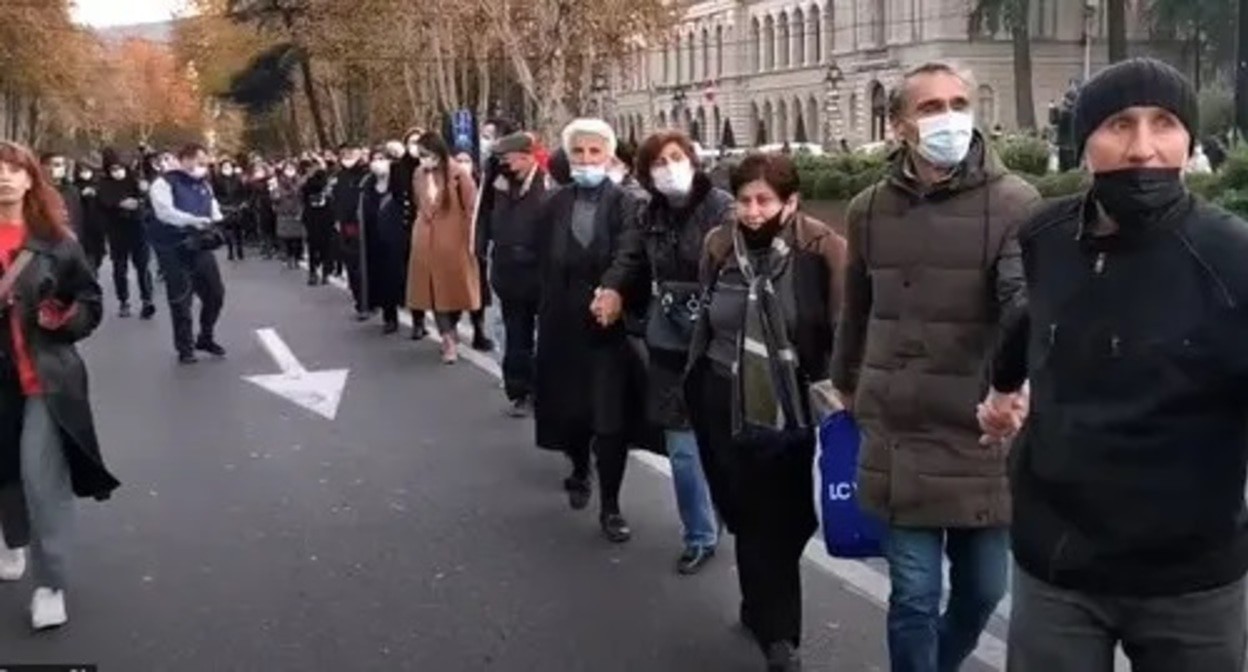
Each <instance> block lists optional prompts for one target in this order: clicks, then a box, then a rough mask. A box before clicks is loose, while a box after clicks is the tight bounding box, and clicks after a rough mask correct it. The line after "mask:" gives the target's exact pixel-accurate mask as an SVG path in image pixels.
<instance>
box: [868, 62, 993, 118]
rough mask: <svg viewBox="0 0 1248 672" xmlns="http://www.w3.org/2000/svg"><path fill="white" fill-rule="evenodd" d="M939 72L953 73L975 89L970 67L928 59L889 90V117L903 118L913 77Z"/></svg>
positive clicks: (968, 86)
mask: <svg viewBox="0 0 1248 672" xmlns="http://www.w3.org/2000/svg"><path fill="white" fill-rule="evenodd" d="M937 73H939V74H945V75H953V76H954V77H957V78H958V79H960V80H962V82H963V83H964V84H966V88H967V89H969V90H971V91H974V90H975V76H974V75H973V74H971V71H970V70H969V69H967V68H963V67H961V66H959V65H957V64H955V63H951V62H948V61H927V62H926V63H921V64H919V65H916V66H914V67H912V68H910V69H909V70H907V71H906V73H905V74H904V75H902V76H901V83H899V84H898V85H897V86H896V87H895V88H894V89H893V90H892V91H891V92H889V94H888V118H889V119H893V120H897V119H900V118H901V115H902V113H903V112H904V111H905V107H906V89H907V88H908V85H909V84H910V80H911V79H914V78H915V77H918V76H919V75H933V74H937Z"/></svg>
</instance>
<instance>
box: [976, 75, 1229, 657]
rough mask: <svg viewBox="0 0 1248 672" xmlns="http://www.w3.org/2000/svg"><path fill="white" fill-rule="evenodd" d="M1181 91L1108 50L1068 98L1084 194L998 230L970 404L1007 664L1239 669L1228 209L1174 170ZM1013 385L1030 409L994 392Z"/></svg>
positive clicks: (1194, 119) (1183, 118)
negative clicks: (1122, 662) (1005, 590)
mask: <svg viewBox="0 0 1248 672" xmlns="http://www.w3.org/2000/svg"><path fill="white" fill-rule="evenodd" d="M1198 116H1199V108H1198V105H1197V94H1196V91H1195V89H1194V87H1193V86H1192V85H1191V83H1190V82H1189V81H1188V80H1187V79H1186V77H1184V75H1182V74H1180V73H1179V72H1178V71H1177V70H1175V69H1174V68H1172V67H1171V66H1170V65H1167V64H1165V63H1163V62H1161V61H1156V60H1152V59H1132V60H1128V61H1123V62H1121V63H1116V64H1114V65H1111V66H1109V67H1108V68H1106V69H1104V70H1102V71H1100V72H1099V73H1097V74H1096V75H1095V76H1094V77H1092V78H1091V79H1089V80H1088V82H1087V83H1086V84H1085V85H1084V87H1083V89H1082V90H1081V91H1080V93H1079V97H1078V99H1077V100H1076V102H1075V106H1074V121H1073V124H1074V139H1075V143H1076V150H1077V152H1078V154H1077V155H1078V156H1081V157H1083V159H1084V160H1085V161H1086V163H1087V166H1088V171H1089V172H1090V173H1091V174H1092V185H1091V188H1090V189H1089V190H1087V191H1085V192H1084V193H1081V194H1077V195H1074V196H1070V197H1067V198H1063V199H1058V200H1055V201H1053V202H1051V203H1050V204H1048V205H1046V206H1045V207H1044V208H1043V209H1042V210H1040V211H1039V212H1038V213H1037V214H1036V215H1035V216H1034V217H1032V218H1031V219H1030V220H1029V221H1028V222H1027V223H1026V224H1025V225H1024V226H1023V228H1022V230H1021V232H1020V233H1019V243H1020V245H1021V248H1022V258H1023V265H1024V267H1025V269H1026V278H1027V299H1028V301H1027V305H1026V309H1025V310H1018V311H1016V313H1015V314H1016V315H1017V317H1018V318H1019V319H1017V320H1013V321H1011V322H1010V324H1009V325H1008V326H1007V328H1006V330H1005V335H1004V336H1003V337H1002V338H1001V340H1000V346H999V348H998V353H997V356H996V357H995V358H994V361H993V366H992V388H991V391H990V392H989V393H988V397H987V399H986V400H985V403H984V405H983V406H982V407H981V421H983V427H984V429H985V432H986V434H987V436H986V437H985V438H986V439H987V440H988V442H990V443H991V444H993V445H1002V443H1003V442H1004V441H1006V440H1008V438H1009V437H1010V435H1012V434H1013V433H1014V430H1016V429H1017V427H1018V424H1020V423H1021V420H1022V418H1023V416H1024V415H1026V427H1025V429H1024V430H1023V431H1022V432H1021V433H1020V434H1018V436H1017V438H1016V439H1014V445H1013V447H1012V449H1011V450H1012V453H1013V455H1012V460H1013V465H1012V467H1013V469H1012V473H1011V480H1010V482H1011V495H1012V496H1013V502H1014V524H1013V527H1012V528H1011V529H1010V537H1011V540H1012V545H1013V551H1014V560H1015V563H1016V565H1015V569H1014V572H1013V580H1014V583H1013V590H1012V592H1011V595H1012V597H1013V600H1012V608H1011V616H1010V628H1009V636H1008V643H1009V648H1008V658H1007V663H1006V665H1007V669H1008V670H1010V672H1112V671H1113V670H1115V669H1117V668H1116V667H1115V665H1114V658H1115V649H1116V648H1118V647H1120V648H1121V649H1122V650H1123V651H1124V652H1125V653H1126V656H1127V658H1128V659H1130V661H1131V668H1132V669H1133V670H1137V671H1140V672H1152V671H1162V670H1164V671H1165V672H1241V670H1243V669H1244V663H1245V661H1244V646H1245V631H1246V629H1248V623H1246V622H1245V604H1244V592H1245V591H1244V574H1245V571H1248V517H1245V515H1244V481H1245V478H1244V464H1245V460H1246V456H1245V450H1246V448H1248V313H1246V312H1245V306H1248V266H1245V265H1244V259H1245V258H1248V223H1246V222H1244V220H1242V219H1240V218H1239V217H1237V216H1235V215H1233V214H1231V213H1228V212H1227V211H1225V210H1222V209H1221V208H1218V207H1216V206H1213V205H1211V204H1209V203H1206V202H1204V201H1203V200H1200V199H1199V198H1197V197H1195V196H1194V195H1193V194H1192V193H1191V192H1190V191H1189V190H1188V188H1187V187H1186V186H1185V185H1184V182H1183V177H1182V171H1183V168H1184V166H1185V164H1186V163H1187V161H1188V159H1189V157H1190V155H1191V152H1192V146H1193V139H1194V137H1195V133H1196V132H1197V129H1198V128H1199V127H1200V124H1199V118H1198ZM1028 379H1029V382H1028V385H1029V387H1030V398H1029V400H1028V401H1029V406H1030V411H1029V413H1028V412H1027V405H1025V404H1019V403H1016V401H1015V399H1014V397H1015V396H1016V395H1018V393H1020V392H1023V391H1025V390H1026V387H1025V385H1024V383H1025V381H1028Z"/></svg>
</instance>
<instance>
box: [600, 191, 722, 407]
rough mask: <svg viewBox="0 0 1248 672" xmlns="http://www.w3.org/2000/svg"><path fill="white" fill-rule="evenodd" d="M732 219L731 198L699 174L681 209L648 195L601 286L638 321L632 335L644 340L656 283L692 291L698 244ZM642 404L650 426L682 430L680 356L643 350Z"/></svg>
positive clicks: (699, 253)
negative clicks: (645, 365)
mask: <svg viewBox="0 0 1248 672" xmlns="http://www.w3.org/2000/svg"><path fill="white" fill-rule="evenodd" d="M731 219H732V196H731V195H729V194H728V192H726V191H723V190H721V189H718V188H716V187H714V186H712V185H711V180H710V178H708V177H707V176H706V175H705V174H703V173H698V174H697V175H696V177H695V178H694V183H693V191H692V192H691V194H690V196H689V201H688V203H686V204H685V205H684V206H683V207H680V208H674V207H672V205H671V204H670V203H669V202H668V200H667V199H666V198H664V197H663V196H661V195H658V194H655V193H651V194H650V200H649V202H648V203H646V204H645V205H644V207H643V208H642V210H641V214H640V216H639V217H638V224H637V227H636V230H634V231H631V232H629V233H628V235H626V236H624V237H623V238H622V239H621V242H620V248H619V250H618V252H617V253H616V257H615V261H614V263H613V264H612V267H611V270H609V271H608V272H607V274H606V275H605V276H604V277H603V285H604V286H606V287H610V288H612V289H616V290H617V291H619V292H620V293H621V294H623V295H624V296H625V297H626V303H627V305H628V309H629V312H630V313H631V314H632V315H631V316H630V317H631V318H633V319H637V320H640V321H641V324H640V326H639V327H638V328H637V329H632V330H634V331H639V332H640V333H639V335H640V334H644V333H645V331H644V328H645V327H644V319H645V317H646V314H647V312H648V310H649V304H650V302H651V301H653V300H654V293H653V291H652V289H653V288H654V287H655V285H656V283H657V285H658V286H659V287H660V288H661V287H662V286H663V285H664V284H665V283H680V284H681V285H685V284H687V285H690V286H692V288H697V287H698V286H699V285H698V280H699V278H698V268H699V266H698V265H699V263H700V261H701V259H702V244H703V241H704V240H705V239H706V235H707V234H708V233H710V231H711V230H713V229H714V228H715V227H717V226H719V225H721V224H725V223H727V222H729V221H731ZM648 354H649V367H648V375H647V390H646V397H647V399H646V402H647V405H648V410H649V417H650V420H651V421H652V422H654V423H656V424H659V425H662V426H663V427H664V428H667V429H686V428H688V422H689V421H688V417H687V413H686V410H685V404H684V392H683V388H682V385H681V377H682V375H683V372H684V369H685V363H686V359H687V357H686V353H674V352H669V351H660V350H657V349H653V348H651V349H649V352H648Z"/></svg>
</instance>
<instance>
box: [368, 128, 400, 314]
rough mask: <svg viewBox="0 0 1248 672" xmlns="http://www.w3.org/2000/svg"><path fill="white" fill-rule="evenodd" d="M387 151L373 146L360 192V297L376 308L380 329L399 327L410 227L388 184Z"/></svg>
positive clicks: (388, 155)
mask: <svg viewBox="0 0 1248 672" xmlns="http://www.w3.org/2000/svg"><path fill="white" fill-rule="evenodd" d="M391 170H392V161H391V159H390V154H389V152H387V151H384V150H377V151H374V152H373V153H372V155H371V156H370V157H369V172H370V173H371V174H370V175H369V176H368V178H366V179H365V180H364V187H363V189H362V190H361V194H360V215H359V220H360V226H361V233H360V236H361V237H362V238H363V240H364V243H363V251H364V260H363V265H364V266H363V268H364V270H363V273H362V275H363V279H364V297H365V298H364V301H365V305H366V306H367V307H368V309H369V310H380V311H381V317H382V322H383V323H384V327H383V328H382V330H383V332H384V333H386V334H393V333H395V332H397V331H398V330H399V306H400V305H402V304H403V303H405V302H406V298H407V264H408V254H409V251H410V249H411V231H410V230H408V227H407V222H406V221H405V220H404V216H405V214H404V209H403V204H402V203H401V202H400V201H399V200H398V199H397V198H396V197H395V196H394V191H393V190H392V189H391V188H390V171H391Z"/></svg>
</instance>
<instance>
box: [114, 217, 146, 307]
mask: <svg viewBox="0 0 1248 672" xmlns="http://www.w3.org/2000/svg"><path fill="white" fill-rule="evenodd" d="M108 256H109V259H111V260H112V262H113V289H114V290H115V291H116V292H117V300H118V301H120V302H122V303H129V302H130V266H132V265H133V266H134V271H135V274H137V275H138V276H139V277H138V280H139V299H140V300H141V301H142V302H143V303H144V304H148V303H151V302H152V273H151V271H150V270H149V268H148V266H149V264H150V262H151V248H149V247H148V246H147V241H146V240H144V239H143V235H142V234H141V233H139V232H138V231H137V230H135V231H116V232H114V233H113V234H112V235H111V236H109V241H108Z"/></svg>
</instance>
